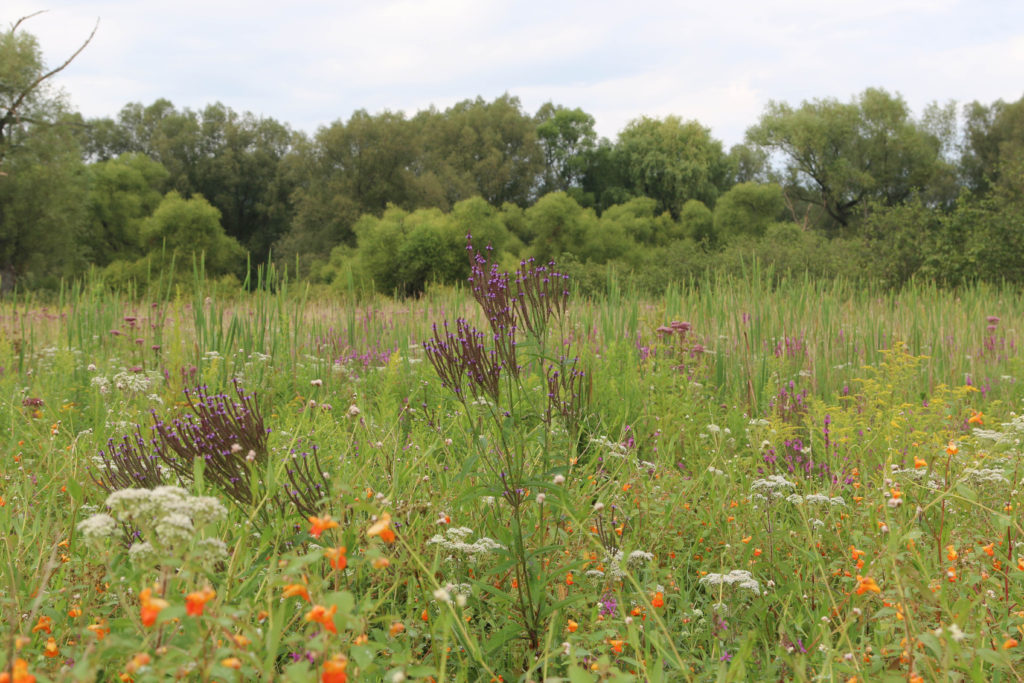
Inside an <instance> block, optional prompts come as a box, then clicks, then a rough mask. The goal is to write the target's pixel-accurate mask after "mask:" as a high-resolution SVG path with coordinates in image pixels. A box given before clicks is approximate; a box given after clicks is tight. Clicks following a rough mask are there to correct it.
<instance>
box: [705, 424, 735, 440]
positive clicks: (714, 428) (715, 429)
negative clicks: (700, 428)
mask: <svg viewBox="0 0 1024 683" xmlns="http://www.w3.org/2000/svg"><path fill="white" fill-rule="evenodd" d="M704 429H706V430H707V431H706V432H701V433H700V435H699V436H700V438H702V439H706V438H708V436H709V435H713V436H715V437H716V438H717V437H718V435H719V434H725V435H726V436H728V435H729V434H732V430H731V429H729V428H728V427H724V428H723V427H719V426H718V425H716V424H714V423H712V424H709V425H708V426H707V427H705V428H704Z"/></svg>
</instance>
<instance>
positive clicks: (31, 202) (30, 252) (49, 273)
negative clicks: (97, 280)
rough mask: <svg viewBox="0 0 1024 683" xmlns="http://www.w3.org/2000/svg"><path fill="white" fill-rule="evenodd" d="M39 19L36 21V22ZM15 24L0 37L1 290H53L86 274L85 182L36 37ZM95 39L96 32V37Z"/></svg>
mask: <svg viewBox="0 0 1024 683" xmlns="http://www.w3.org/2000/svg"><path fill="white" fill-rule="evenodd" d="M31 16H35V15H31ZM29 18H30V17H23V18H21V19H19V20H18V21H16V22H15V23H14V24H13V25H12V26H11V28H10V29H9V30H7V31H5V32H3V33H0V288H3V289H5V290H6V289H9V288H10V287H12V286H14V284H15V283H16V282H18V281H23V282H25V283H26V284H29V285H33V284H37V285H45V284H53V283H54V282H55V278H58V277H67V276H70V275H73V274H75V273H77V272H79V271H80V270H81V269H82V268H83V267H84V266H85V257H84V254H83V253H82V252H81V251H80V250H79V249H78V248H77V247H78V244H79V240H80V236H81V235H80V232H81V225H82V207H83V205H84V201H83V200H84V196H85V176H84V173H83V167H82V163H81V158H80V153H79V150H78V146H77V144H76V140H75V138H74V136H73V135H72V132H71V130H72V129H71V123H72V117H71V116H70V113H69V111H68V107H67V105H66V104H65V102H64V101H63V100H62V98H61V97H60V96H59V95H58V94H56V93H54V92H53V91H52V90H51V89H50V88H49V84H50V80H51V79H52V78H53V76H55V75H56V74H58V73H60V72H61V71H63V70H64V69H65V68H66V67H67V66H68V65H69V64H70V63H71V62H72V61H73V60H74V59H75V57H77V56H78V55H79V54H80V53H81V52H82V50H84V49H85V47H86V45H88V44H89V41H90V40H91V39H92V35H90V36H89V38H88V39H87V40H86V41H85V42H84V43H83V44H82V46H81V47H79V48H78V50H77V51H76V52H75V53H74V54H72V55H71V56H70V57H69V58H68V59H67V60H65V61H64V62H63V63H62V64H61V65H60V66H58V67H56V68H54V69H48V68H47V67H46V65H45V64H44V62H43V58H42V51H41V49H40V47H39V43H38V41H37V40H36V38H35V37H34V36H32V35H31V34H28V33H26V32H24V31H22V30H19V29H20V28H21V25H22V23H24V21H25V20H26V19H29ZM93 34H95V29H94V30H93Z"/></svg>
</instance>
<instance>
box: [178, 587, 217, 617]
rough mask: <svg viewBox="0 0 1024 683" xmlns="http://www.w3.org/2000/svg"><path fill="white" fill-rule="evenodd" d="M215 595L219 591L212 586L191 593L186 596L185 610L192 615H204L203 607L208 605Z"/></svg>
mask: <svg viewBox="0 0 1024 683" xmlns="http://www.w3.org/2000/svg"><path fill="white" fill-rule="evenodd" d="M215 597H217V591H215V590H213V589H212V588H204V589H203V590H201V591H197V592H195V593H189V594H188V595H186V596H185V612H186V613H187V614H188V615H189V616H190V617H201V616H203V608H204V607H206V603H208V602H209V601H210V600H213V599H214V598H215Z"/></svg>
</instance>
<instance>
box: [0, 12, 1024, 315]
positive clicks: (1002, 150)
mask: <svg viewBox="0 0 1024 683" xmlns="http://www.w3.org/2000/svg"><path fill="white" fill-rule="evenodd" d="M69 61H70V60H69ZM65 65H66V63H65ZM49 74H50V72H49V71H47V68H46V66H45V65H44V63H43V60H42V57H41V52H40V48H39V44H38V42H37V41H36V39H35V38H34V37H33V36H32V35H31V34H30V33H28V32H26V31H25V30H24V28H23V27H22V26H21V25H20V22H19V24H15V25H14V26H13V27H12V28H11V29H10V30H8V31H7V32H5V33H3V34H0V286H2V287H3V288H4V289H9V288H10V287H12V286H15V285H17V286H19V287H54V286H56V285H57V284H58V283H59V282H60V281H61V280H62V279H67V278H74V277H76V276H80V275H82V274H83V273H85V272H86V271H88V270H89V269H93V268H95V269H99V272H100V273H101V274H102V276H103V277H104V279H106V280H107V281H108V282H109V283H110V284H111V285H113V286H124V285H127V284H128V283H130V282H135V283H144V282H145V281H146V280H147V278H150V277H152V274H153V273H155V272H161V271H162V272H167V271H168V270H171V271H173V272H178V273H180V274H182V276H184V273H186V272H188V271H189V270H190V269H191V268H192V259H193V257H194V255H196V254H202V257H203V260H204V266H205V268H206V270H207V272H208V273H210V274H213V275H215V276H218V277H224V278H227V279H228V280H231V279H238V280H241V279H244V278H245V277H246V276H247V275H248V274H249V272H251V271H252V270H253V269H255V268H257V267H259V266H260V265H262V264H266V263H268V262H269V261H271V260H273V261H275V262H277V263H278V264H286V265H287V266H288V267H289V268H290V269H291V271H292V272H293V273H295V274H297V275H298V276H300V277H303V278H308V279H309V280H311V281H314V282H321V283H326V284H330V285H333V286H337V287H343V286H344V287H351V286H353V283H354V282H355V283H360V286H364V287H372V288H375V289H377V290H379V291H382V292H386V293H398V294H401V295H415V294H418V293H419V292H422V291H423V289H424V288H425V287H426V286H427V285H428V284H429V283H431V282H442V283H445V282H456V281H459V280H461V279H463V278H464V277H465V276H466V274H467V272H468V261H467V259H466V258H465V246H466V244H465V240H466V236H467V235H468V234H472V235H473V236H474V241H475V242H476V243H477V244H478V246H481V247H482V246H483V245H484V244H489V245H490V246H491V247H492V255H493V257H494V259H495V260H497V261H500V262H505V263H506V264H512V263H515V262H518V260H519V259H521V258H526V257H535V258H538V259H549V258H557V259H558V260H559V262H560V263H561V264H564V265H565V267H566V268H567V269H569V270H570V272H572V273H573V274H574V275H576V276H577V277H578V278H579V280H580V281H581V282H583V283H587V282H591V283H597V282H599V281H600V280H601V279H602V278H603V277H604V273H605V272H606V270H607V268H608V266H609V264H611V265H613V266H615V267H616V268H617V269H619V270H620V271H622V272H630V273H633V274H634V278H635V280H636V282H637V283H638V285H640V286H641V287H643V288H644V289H647V290H650V291H657V290H658V289H659V288H662V287H664V286H665V285H666V284H667V283H668V282H670V281H672V280H678V279H680V278H687V277H691V276H693V275H697V274H699V273H701V272H705V271H707V270H709V269H712V270H730V269H737V268H742V267H744V266H743V264H744V263H748V262H749V261H750V259H751V258H752V257H753V256H757V257H758V258H759V259H760V260H761V262H762V263H763V264H765V265H767V266H771V267H772V268H774V269H775V270H776V272H780V273H781V272H789V271H810V272H811V273H813V274H815V275H820V276H835V275H844V276H847V277H851V278H864V279H873V280H878V281H881V282H883V283H885V284H887V285H890V286H900V285H902V284H903V283H905V282H907V281H908V280H909V279H911V278H928V279H931V280H934V281H936V282H938V283H940V284H942V285H948V286H957V285H960V284H964V283H967V282H971V281H975V280H991V281H1009V282H1016V283H1022V282H1024V238H1022V236H1021V235H1022V231H1021V228H1020V226H1021V225H1024V222H1022V220H1021V219H1022V218H1024V210H1022V209H1024V192H1022V190H1024V98H1021V99H1020V100H1018V101H1016V102H1010V103H1007V102H1003V101H997V102H994V103H990V104H982V103H979V102H972V103H969V104H966V105H963V106H958V105H956V104H954V103H949V104H946V105H938V104H933V105H931V106H929V107H928V108H926V109H925V111H924V112H922V113H921V114H920V115H916V116H915V115H914V114H913V113H912V112H911V111H910V109H909V107H908V106H907V104H906V102H905V101H904V100H903V98H902V97H900V96H899V95H898V94H895V93H889V92H887V91H885V90H881V89H874V88H872V89H868V90H865V91H864V92H863V93H860V94H858V95H856V96H854V97H853V98H851V99H850V100H849V101H840V100H837V99H831V98H825V99H816V100H810V101H805V102H802V103H800V104H799V105H798V106H794V105H791V104H788V103H784V102H772V103H770V104H769V105H768V106H767V107H766V108H765V110H764V112H763V113H762V115H761V117H760V119H759V120H758V121H757V122H756V123H754V124H753V125H752V126H751V127H750V128H749V129H748V131H747V134H746V137H745V140H744V142H743V143H741V144H737V145H734V146H733V147H732V148H731V149H728V150H726V149H725V148H724V147H723V145H722V143H721V142H720V141H719V140H716V139H715V138H714V137H713V136H712V135H711V132H710V130H709V129H708V128H707V127H705V126H703V125H701V124H700V123H699V122H696V121H691V120H686V119H684V118H681V117H678V116H667V117H664V118H652V117H646V116H643V117H640V118H638V119H636V120H634V121H632V122H631V123H629V124H628V125H627V126H626V127H625V128H624V129H623V130H622V131H620V132H619V134H618V135H617V136H616V138H615V140H609V139H606V138H601V137H599V136H598V135H597V134H596V132H595V128H594V118H593V117H592V116H591V115H590V114H588V113H586V112H584V111H583V110H582V109H580V108H570V107H568V106H563V105H557V104H554V103H550V102H549V103H546V104H544V105H543V106H541V107H540V108H539V109H538V110H537V111H536V112H532V113H531V112H528V111H526V110H525V109H524V107H523V106H522V103H521V102H520V101H519V99H518V98H516V97H514V96H512V95H509V94H506V95H503V96H501V97H498V98H495V99H494V100H491V101H486V100H484V99H482V98H479V97H478V98H475V99H467V100H464V101H462V102H459V103H457V104H455V105H453V106H451V107H449V108H446V109H443V110H440V109H437V108H433V107H432V108H430V109H426V110H423V111H419V112H417V113H415V114H413V115H406V114H404V113H401V112H387V111H385V112H382V113H377V114H371V113H368V112H366V111H364V110H358V111H355V112H354V113H353V114H351V116H349V117H348V119H347V120H341V119H339V120H337V121H335V122H334V123H332V124H330V125H327V126H323V127H321V128H320V129H319V130H317V131H316V132H315V133H312V134H307V133H304V132H302V131H297V130H294V129H292V128H291V127H290V126H289V125H288V124H286V123H282V122H279V121H277V120H275V119H273V118H270V117H266V116H261V115H256V114H253V113H249V112H236V111H234V110H232V109H231V108H230V107H227V106H225V105H223V104H221V103H214V104H210V105H208V106H206V107H205V108H203V109H201V110H191V109H187V108H185V109H179V108H176V107H175V106H174V105H173V104H172V103H171V102H169V101H167V100H164V99H160V100H157V101H156V102H153V103H152V104H148V105H146V104H142V103H130V104H127V105H126V106H125V107H124V108H122V109H121V111H120V112H118V113H117V114H116V116H111V117H101V118H84V117H82V116H81V115H80V114H78V113H77V112H75V111H74V109H73V107H72V106H71V104H70V103H68V102H67V101H65V99H64V98H63V97H62V96H61V94H60V93H59V92H57V91H55V90H53V89H52V88H51V87H50V81H49V80H48V78H47V76H48V75H49Z"/></svg>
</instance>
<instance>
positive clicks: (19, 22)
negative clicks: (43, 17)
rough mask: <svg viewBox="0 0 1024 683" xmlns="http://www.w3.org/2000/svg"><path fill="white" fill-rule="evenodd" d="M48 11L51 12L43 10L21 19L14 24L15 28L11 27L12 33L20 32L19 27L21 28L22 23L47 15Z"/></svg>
mask: <svg viewBox="0 0 1024 683" xmlns="http://www.w3.org/2000/svg"><path fill="white" fill-rule="evenodd" d="M48 11H49V10H45V9H41V10H39V11H38V12H33V13H32V14H27V15H25V16H23V17H21V18H20V19H18V20H17V21H16V22H14V26H12V27H11V33H14V32H15V31H17V30H18V27H19V26H21V22H23V21H28V20H29V19H31V18H32V17H38V16H39V15H40V14H45V13H46V12H48Z"/></svg>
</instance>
